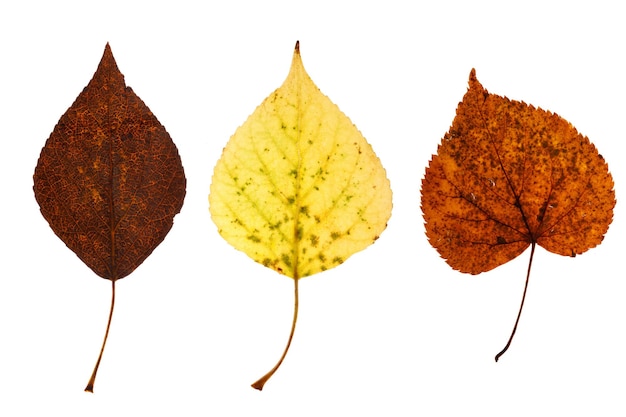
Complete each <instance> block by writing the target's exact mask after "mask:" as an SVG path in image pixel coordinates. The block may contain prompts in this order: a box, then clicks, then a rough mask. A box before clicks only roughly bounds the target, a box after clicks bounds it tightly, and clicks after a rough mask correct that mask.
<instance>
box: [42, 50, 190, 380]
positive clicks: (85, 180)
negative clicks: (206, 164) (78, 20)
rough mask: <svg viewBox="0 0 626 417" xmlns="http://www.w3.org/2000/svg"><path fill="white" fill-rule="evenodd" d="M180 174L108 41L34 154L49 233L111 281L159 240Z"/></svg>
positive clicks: (181, 192) (165, 138)
mask: <svg viewBox="0 0 626 417" xmlns="http://www.w3.org/2000/svg"><path fill="white" fill-rule="evenodd" d="M185 186H186V180H185V174H184V171H183V166H182V164H181V161H180V157H179V155H178V150H177V149H176V146H175V145H174V142H172V139H171V138H170V136H169V134H168V133H167V131H166V130H165V128H164V127H163V126H162V125H161V124H160V123H159V121H158V120H157V119H156V117H155V116H154V115H153V114H152V112H151V111H150V109H148V107H147V106H146V105H145V104H144V103H143V102H142V101H141V99H140V98H139V97H137V95H136V94H135V93H134V92H133V90H132V89H131V88H130V87H126V84H125V82H124V76H123V75H122V73H121V72H120V71H119V69H118V68H117V64H116V63H115V59H114V58H113V54H112V52H111V48H110V46H109V44H108V43H107V45H106V47H105V49H104V54H103V56H102V60H101V61H100V64H99V65H98V69H97V70H96V72H95V74H94V76H93V78H92V79H91V81H90V82H89V84H88V85H87V87H85V89H84V90H83V91H82V92H81V93H80V95H79V96H78V97H77V98H76V101H75V102H74V104H72V106H71V107H70V108H69V109H68V110H67V111H66V112H65V114H63V116H61V119H60V120H59V122H58V124H57V125H56V126H55V128H54V130H53V132H52V134H51V135H50V137H49V138H48V140H47V141H46V144H45V146H44V148H43V149H42V151H41V155H40V157H39V161H38V163H37V167H36V168H35V174H34V191H35V198H36V200H37V202H38V203H39V206H40V209H41V213H42V215H43V216H44V218H45V219H46V220H47V221H48V223H49V224H50V227H51V228H52V230H53V231H54V233H56V235H57V236H58V237H59V238H60V239H61V240H62V241H63V242H65V244H66V245H67V246H68V247H69V248H70V249H71V250H72V251H74V253H76V255H78V257H79V258H80V259H81V260H82V261H83V262H84V263H85V264H86V265H87V266H88V267H89V268H91V269H92V270H93V271H94V272H95V273H96V274H97V275H99V276H100V277H102V278H105V279H108V280H111V283H112V295H111V309H110V313H109V320H108V323H107V328H106V333H105V337H104V341H103V343H102V349H101V350H100V355H99V356H98V360H97V362H96V366H95V368H94V370H93V373H92V376H91V379H90V380H89V383H88V384H87V387H86V388H85V391H90V392H93V384H94V382H95V377H96V373H97V370H98V366H99V365H100V360H101V358H102V353H103V351H104V346H105V344H106V340H107V336H108V334H109V328H110V325H111V317H112V315H113V307H114V304H115V282H116V281H117V280H119V279H122V278H124V277H125V276H127V275H129V274H130V273H131V272H133V271H134V270H135V268H137V267H138V266H139V265H140V264H141V263H142V262H143V261H144V260H145V259H146V258H147V257H148V256H149V255H150V254H151V253H152V251H153V250H154V249H155V248H156V247H157V246H158V245H159V244H160V243H161V242H162V241H163V239H164V238H165V236H166V235H167V233H168V232H169V230H170V229H171V227H172V223H173V218H174V215H176V214H177V213H178V212H179V211H180V209H181V207H182V204H183V200H184V197H185Z"/></svg>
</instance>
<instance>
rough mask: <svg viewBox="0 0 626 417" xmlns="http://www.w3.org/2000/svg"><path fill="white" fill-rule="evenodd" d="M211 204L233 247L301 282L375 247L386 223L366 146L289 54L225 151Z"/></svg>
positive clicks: (385, 187) (380, 173)
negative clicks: (277, 80)
mask: <svg viewBox="0 0 626 417" xmlns="http://www.w3.org/2000/svg"><path fill="white" fill-rule="evenodd" d="M346 167H347V169H346ZM209 205H210V211H211V217H212V219H213V221H214V222H215V223H216V225H217V226H218V229H219V232H220V234H221V235H222V237H224V239H225V240H227V241H228V242H229V243H230V244H231V245H233V246H234V247H235V248H237V249H239V250H241V251H243V252H245V253H246V254H248V256H250V257H251V258H252V259H254V260H255V261H257V262H259V263H261V264H263V265H264V266H266V267H270V268H272V269H274V270H276V271H277V272H279V273H282V274H285V275H287V276H290V277H292V278H298V277H305V276H309V275H313V274H315V273H318V272H321V271H324V270H327V269H329V268H332V267H334V266H337V265H339V264H341V263H342V262H343V261H345V259H347V258H348V257H349V256H351V255H352V254H353V253H356V252H358V251H359V250H362V249H364V248H365V247H367V246H368V245H370V244H371V243H373V241H375V240H376V239H377V237H378V235H379V234H380V233H382V231H383V230H384V228H385V227H386V223H387V220H388V219H389V215H390V212H391V189H390V186H389V180H388V179H387V177H386V174H385V171H384V168H383V167H382V164H381V163H380V160H379V159H378V157H377V156H376V155H375V153H374V151H373V150H372V148H371V146H370V145H369V144H368V143H367V141H366V140H365V138H363V136H362V135H361V133H360V132H359V131H358V130H357V129H356V127H355V126H354V125H353V124H352V122H350V120H349V119H348V118H347V117H346V116H345V115H344V114H343V113H341V111H340V110H339V109H338V108H337V106H336V105H335V104H333V103H332V102H331V101H330V99H328V97H326V96H324V95H323V94H322V93H321V92H320V91H319V89H318V88H317V86H315V84H314V83H313V81H312V80H311V78H310V77H309V75H308V74H307V73H306V71H305V70H304V66H303V64H302V60H301V58H300V53H299V50H298V49H296V51H295V52H294V56H293V59H292V65H291V69H290V72H289V75H288V76H287V79H286V80H285V82H284V83H283V85H282V86H281V87H279V88H278V89H277V90H276V91H275V92H274V93H272V94H271V95H270V96H269V97H268V98H266V99H265V100H264V101H263V103H262V104H261V105H260V106H259V107H258V108H257V109H256V110H255V111H254V113H253V114H252V115H251V116H250V117H249V118H248V120H247V121H246V122H245V123H244V124H243V125H242V126H241V127H240V128H239V129H237V131H236V132H235V134H234V135H233V136H232V137H231V139H230V140H229V142H228V144H227V145H226V147H225V148H224V151H223V154H222V157H221V158H220V160H219V161H218V163H217V164H216V166H215V170H214V174H213V180H212V184H211V190H210V194H209Z"/></svg>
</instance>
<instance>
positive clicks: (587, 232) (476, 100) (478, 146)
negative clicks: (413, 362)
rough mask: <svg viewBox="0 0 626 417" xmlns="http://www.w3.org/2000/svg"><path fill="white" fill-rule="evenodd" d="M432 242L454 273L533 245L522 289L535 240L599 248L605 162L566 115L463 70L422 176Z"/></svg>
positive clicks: (607, 209)
mask: <svg viewBox="0 0 626 417" xmlns="http://www.w3.org/2000/svg"><path fill="white" fill-rule="evenodd" d="M421 206H422V211H423V215H424V221H425V227H426V235H427V237H428V240H429V242H430V244H431V245H432V246H433V247H434V248H435V249H437V251H438V252H439V254H440V255H441V257H442V258H444V259H445V261H446V262H447V263H448V264H449V265H450V266H451V267H452V268H454V269H456V270H459V271H461V272H466V273H470V274H479V273H481V272H485V271H489V270H491V269H493V268H495V267H497V266H499V265H502V264H504V263H506V262H508V261H510V260H511V259H513V258H515V257H517V256H518V255H520V254H521V253H522V252H523V251H524V250H526V248H528V246H531V254H530V261H529V264H528V272H527V276H526V285H525V287H524V294H523V296H522V302H521V305H520V309H519V313H518V316H517V320H516V322H515V326H514V328H513V332H512V334H511V336H510V338H509V340H508V342H507V344H506V346H505V348H504V349H503V350H502V351H501V352H499V353H498V355H496V361H497V360H498V358H499V357H500V356H501V355H502V354H503V353H504V352H505V351H506V350H507V349H508V347H509V346H510V344H511V341H512V339H513V336H514V334H515V331H516V329H517V324H518V322H519V318H520V316H521V312H522V307H523V305H524V300H525V297H526V289H527V288H528V280H529V277H530V268H531V265H532V259H533V255H534V251H535V246H536V245H539V246H542V247H543V248H545V249H547V250H548V251H550V252H553V253H556V254H559V255H565V256H575V255H577V254H581V253H583V252H585V251H586V250H588V249H590V248H593V247H595V246H596V245H599V244H600V242H602V239H603V237H604V234H605V233H606V232H607V230H608V228H609V225H610V223H611V221H612V219H613V208H614V206H615V192H614V190H613V179H612V177H611V174H610V173H609V171H608V165H607V163H606V162H605V160H604V158H603V157H602V156H601V155H600V154H599V153H598V151H597V150H596V148H595V147H594V145H593V144H592V143H591V142H590V141H589V139H588V138H587V137H585V136H583V135H581V134H580V133H578V132H577V131H576V129H575V128H574V127H573V126H572V125H571V124H570V123H569V122H567V121H566V120H565V119H563V118H561V117H559V116H558V115H556V114H554V113H550V112H548V111H544V110H542V109H539V108H534V107H532V106H529V105H527V104H525V103H523V102H519V101H513V100H509V99H507V98H506V97H500V96H497V95H494V94H489V93H488V92H487V90H485V89H484V88H483V86H482V85H481V84H480V83H479V82H478V80H477V79H476V72H475V71H474V70H472V71H471V73H470V78H469V89H468V91H467V93H466V94H465V96H464V97H463V101H462V102H461V103H459V106H458V108H457V112H456V116H455V118H454V121H453V123H452V126H451V127H450V130H449V131H448V133H446V135H445V136H444V138H443V140H442V142H441V144H440V145H439V147H438V149H437V155H434V156H433V158H432V160H431V161H430V164H429V166H428V168H427V169H426V174H425V176H424V179H423V180H422V200H421Z"/></svg>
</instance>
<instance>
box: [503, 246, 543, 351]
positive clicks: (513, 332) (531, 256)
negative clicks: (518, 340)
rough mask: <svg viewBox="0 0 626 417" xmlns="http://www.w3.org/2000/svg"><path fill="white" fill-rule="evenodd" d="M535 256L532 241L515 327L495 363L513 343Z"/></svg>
mask: <svg viewBox="0 0 626 417" xmlns="http://www.w3.org/2000/svg"><path fill="white" fill-rule="evenodd" d="M534 255H535V242H534V241H533V242H532V244H531V247H530V261H528V271H527V272H526V284H525V285H524V294H523V295H522V302H521V304H520V306H519V312H518V313H517V319H516V320H515V326H513V331H512V332H511V337H509V341H508V342H506V346H504V349H502V350H501V351H500V352H499V353H498V354H497V355H496V362H498V359H500V356H502V355H504V352H506V351H507V350H508V349H509V346H511V342H512V341H513V336H515V332H516V331H517V324H518V323H519V319H520V317H521V316H522V308H524V300H526V290H527V289H528V280H529V278H530V267H531V266H532V264H533V256H534Z"/></svg>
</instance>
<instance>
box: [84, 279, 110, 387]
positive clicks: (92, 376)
mask: <svg viewBox="0 0 626 417" xmlns="http://www.w3.org/2000/svg"><path fill="white" fill-rule="evenodd" d="M115 281H116V280H114V279H113V280H111V282H112V290H111V311H109V321H108V323H107V329H106V332H105V333H104V340H103V341H102V347H101V348H100V355H98V361H97V362H96V366H94V368H93V372H92V373H91V378H89V382H88V383H87V386H86V387H85V391H86V392H91V393H93V384H95V382H96V374H97V373H98V367H99V366H100V360H101V359H102V353H104V346H105V345H106V343H107V338H108V337H109V328H110V327H111V318H112V317H113V307H114V306H115Z"/></svg>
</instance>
